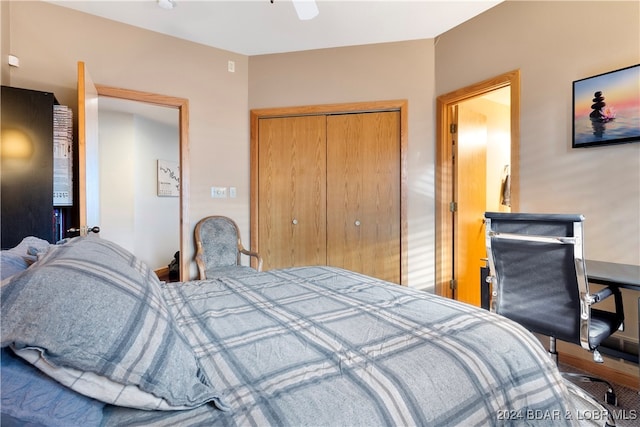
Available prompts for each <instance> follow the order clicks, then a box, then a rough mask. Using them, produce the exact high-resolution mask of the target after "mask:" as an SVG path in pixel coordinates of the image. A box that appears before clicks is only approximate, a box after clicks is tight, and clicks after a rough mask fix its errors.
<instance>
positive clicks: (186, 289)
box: [105, 267, 572, 426]
mask: <svg viewBox="0 0 640 427" xmlns="http://www.w3.org/2000/svg"><path fill="white" fill-rule="evenodd" d="M164 296H165V298H166V300H167V302H168V304H169V306H170V308H171V310H172V311H173V315H174V316H175V318H176V320H177V322H178V324H179V326H180V328H181V329H182V331H183V332H184V334H185V336H186V338H187V340H188V341H189V343H190V344H191V346H192V348H193V349H194V351H195V353H196V356H197V357H198V358H199V360H200V362H201V364H202V367H203V368H204V370H205V371H206V374H207V375H208V377H209V379H210V381H211V382H212V383H213V384H214V385H215V387H216V388H217V389H218V390H220V391H221V393H222V397H223V400H224V401H225V402H226V403H227V404H228V405H229V407H230V408H231V409H230V410H228V411H221V410H219V409H216V408H215V407H213V406H211V405H205V406H201V407H199V408H196V409H192V410H188V411H175V412H168V413H167V412H155V411H140V410H132V409H126V408H116V407H110V408H108V409H107V411H106V416H105V424H106V425H119V426H122V425H127V426H131V425H145V426H147V425H166V426H194V425H207V426H209V425H223V426H244V425H247V426H249V425H253V426H410V425H429V426H444V425H464V426H472V425H478V426H480V425H481V426H486V425H514V424H517V425H527V424H536V423H539V422H540V421H539V419H540V417H541V416H545V417H546V418H545V419H546V420H547V421H548V420H549V419H551V420H552V423H553V425H554V426H556V425H569V424H571V423H572V420H571V418H572V417H571V411H572V408H571V404H570V403H569V401H568V399H569V398H568V393H567V389H566V387H565V385H564V383H563V381H562V378H561V376H560V374H559V373H558V371H557V370H556V368H555V366H554V365H553V364H552V362H551V361H550V359H549V358H548V356H547V354H546V352H545V351H544V349H543V348H542V346H541V345H540V343H539V342H538V341H537V339H536V338H535V337H534V336H532V335H531V334H529V333H528V332H526V331H525V330H524V329H522V328H521V327H519V326H518V325H516V324H514V323H512V322H511V321H509V320H507V319H505V318H502V317H499V316H496V315H493V314H491V313H489V312H487V311H485V310H480V309H477V308H475V307H471V306H468V305H465V304H461V303H458V302H455V301H452V300H449V299H446V298H441V297H438V296H435V295H432V294H429V293H425V292H421V291H417V290H413V289H408V288H405V287H401V286H398V285H393V284H389V283H385V282H381V281H379V280H377V279H373V278H371V277H367V276H363V275H360V274H357V273H353V272H349V271H345V270H341V269H336V268H331V267H306V268H291V269H284V270H273V271H268V272H262V273H255V274H249V275H246V276H244V277H241V278H235V279H234V278H232V277H226V278H219V279H214V280H206V281H192V282H186V283H169V284H166V285H165V287H164Z"/></svg>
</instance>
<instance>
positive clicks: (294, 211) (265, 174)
mask: <svg viewBox="0 0 640 427" xmlns="http://www.w3.org/2000/svg"><path fill="white" fill-rule="evenodd" d="M325 120H326V118H325V116H298V117H278V118H264V119H260V122H259V135H260V136H259V138H260V140H259V151H258V162H259V164H258V171H259V172H258V188H259V191H258V204H259V212H260V216H259V218H258V232H259V236H260V238H259V245H258V250H259V252H260V254H261V255H262V257H263V259H264V265H263V269H264V270H270V269H274V268H284V267H294V266H304V265H324V264H326V262H327V260H326V222H327V221H326V205H325V200H326V121H325Z"/></svg>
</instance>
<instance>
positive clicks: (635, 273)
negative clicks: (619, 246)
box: [480, 260, 640, 363]
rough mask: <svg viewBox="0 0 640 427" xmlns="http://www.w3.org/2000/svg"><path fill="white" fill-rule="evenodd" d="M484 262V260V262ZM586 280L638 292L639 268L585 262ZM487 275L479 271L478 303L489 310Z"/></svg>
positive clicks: (630, 358)
mask: <svg viewBox="0 0 640 427" xmlns="http://www.w3.org/2000/svg"><path fill="white" fill-rule="evenodd" d="M485 261H486V260H485ZM586 264H587V279H588V281H589V282H590V283H598V284H601V285H605V286H611V287H617V288H626V289H632V290H634V291H638V292H640V266H639V265H629V264H618V263H615V262H605V261H595V260H586ZM488 274H489V268H488V267H486V266H485V267H481V269H480V277H481V283H480V301H481V307H482V308H485V309H487V310H488V309H489V304H490V299H491V285H490V284H488V283H487V282H486V280H485V279H486V277H487V275H488ZM638 335H639V337H638V339H639V340H640V297H638ZM599 349H600V350H601V352H602V353H604V354H609V355H611V356H615V357H619V358H622V359H625V360H628V361H630V362H636V363H638V356H636V355H635V354H627V353H623V352H621V351H619V350H616V349H611V348H608V347H606V346H600V347H599Z"/></svg>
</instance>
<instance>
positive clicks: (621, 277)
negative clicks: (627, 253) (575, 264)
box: [586, 259, 640, 291]
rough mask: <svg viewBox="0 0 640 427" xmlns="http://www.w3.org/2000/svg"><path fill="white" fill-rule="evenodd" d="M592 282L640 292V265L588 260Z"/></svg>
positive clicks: (588, 272) (589, 275)
mask: <svg viewBox="0 0 640 427" xmlns="http://www.w3.org/2000/svg"><path fill="white" fill-rule="evenodd" d="M586 262H587V278H588V280H589V281H590V282H593V283H600V284H603V285H613V286H618V287H620V288H629V289H634V290H637V291H640V265H630V264H618V263H615V262H606V261H594V260H589V259H588V260H586Z"/></svg>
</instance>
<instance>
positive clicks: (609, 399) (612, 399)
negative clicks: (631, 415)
mask: <svg viewBox="0 0 640 427" xmlns="http://www.w3.org/2000/svg"><path fill="white" fill-rule="evenodd" d="M604 401H605V402H606V403H607V404H609V405H613V406H618V398H617V396H616V394H615V393H614V392H613V390H611V389H609V390H607V391H606V392H605V393H604Z"/></svg>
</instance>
